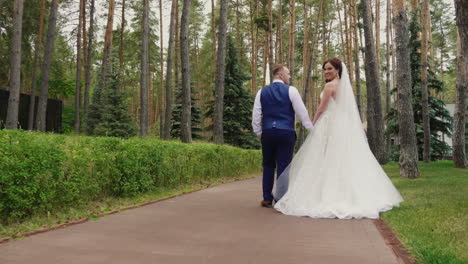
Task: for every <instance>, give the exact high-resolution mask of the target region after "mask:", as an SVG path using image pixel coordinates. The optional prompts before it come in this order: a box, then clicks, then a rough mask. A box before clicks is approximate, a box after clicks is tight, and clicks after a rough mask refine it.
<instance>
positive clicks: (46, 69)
mask: <svg viewBox="0 0 468 264" xmlns="http://www.w3.org/2000/svg"><path fill="white" fill-rule="evenodd" d="M58 5H59V0H53V1H52V4H51V5H50V13H49V23H48V29H47V40H46V46H45V51H44V60H43V62H42V70H41V73H42V79H41V93H40V96H39V102H38V105H37V117H36V129H37V130H39V131H45V130H46V114H47V97H48V94H49V78H50V68H51V64H52V53H53V50H54V43H55V35H56V32H55V28H56V24H57V12H58Z"/></svg>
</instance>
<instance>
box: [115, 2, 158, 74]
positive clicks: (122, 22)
mask: <svg viewBox="0 0 468 264" xmlns="http://www.w3.org/2000/svg"><path fill="white" fill-rule="evenodd" d="M124 34H125V0H122V21H121V24H120V45H119V64H120V71H122V69H123V64H124V61H123V50H124ZM161 37H162V34H161Z"/></svg>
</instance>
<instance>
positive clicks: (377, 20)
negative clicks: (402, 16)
mask: <svg viewBox="0 0 468 264" xmlns="http://www.w3.org/2000/svg"><path fill="white" fill-rule="evenodd" d="M380 1H381V0H375V54H376V63H377V72H378V73H379V76H380V73H381V72H382V71H381V68H382V67H381V64H380ZM371 14H372V13H371Z"/></svg>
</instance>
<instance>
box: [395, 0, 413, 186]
mask: <svg viewBox="0 0 468 264" xmlns="http://www.w3.org/2000/svg"><path fill="white" fill-rule="evenodd" d="M393 14H394V15H393V17H394V20H393V21H394V24H395V31H396V36H395V40H396V45H397V47H396V59H397V63H398V71H397V90H398V126H399V139H400V176H402V177H405V178H411V179H413V178H418V177H419V167H418V150H417V146H416V130H415V125H414V117H413V96H412V94H411V66H410V52H409V32H408V26H407V24H408V17H407V15H406V8H405V0H394V7H393Z"/></svg>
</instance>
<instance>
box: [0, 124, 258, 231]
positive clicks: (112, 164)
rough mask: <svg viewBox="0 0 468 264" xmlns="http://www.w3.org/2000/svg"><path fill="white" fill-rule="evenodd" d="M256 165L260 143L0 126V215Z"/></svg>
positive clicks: (232, 172) (35, 211)
mask: <svg viewBox="0 0 468 264" xmlns="http://www.w3.org/2000/svg"><path fill="white" fill-rule="evenodd" d="M260 169H261V154H260V152H259V151H257V150H244V149H239V148H234V147H229V146H219V145H213V144H197V143H195V144H183V143H178V142H172V141H161V140H158V139H139V138H132V139H126V140H124V139H118V138H106V137H84V136H64V135H54V134H42V133H33V132H24V131H7V130H0V219H1V220H2V222H5V221H9V220H17V219H22V218H25V217H30V216H32V215H35V214H41V213H47V212H50V211H54V210H60V209H61V208H66V207H70V206H76V205H84V204H86V203H87V202H89V201H97V200H100V199H102V198H104V197H108V196H115V197H122V196H134V195H138V194H140V193H144V192H147V191H151V190H154V189H155V188H158V187H177V186H182V185H186V184H194V183H203V182H209V181H210V180H213V179H216V178H222V177H230V176H238V175H242V174H248V173H252V172H256V171H260Z"/></svg>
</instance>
